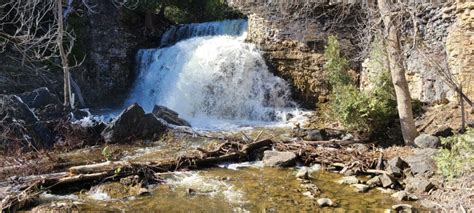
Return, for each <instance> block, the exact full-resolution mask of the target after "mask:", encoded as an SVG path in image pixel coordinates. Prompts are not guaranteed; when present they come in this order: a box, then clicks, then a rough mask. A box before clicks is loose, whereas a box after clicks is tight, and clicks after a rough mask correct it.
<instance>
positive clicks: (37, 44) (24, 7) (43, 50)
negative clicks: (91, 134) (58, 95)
mask: <svg viewBox="0 0 474 213" xmlns="http://www.w3.org/2000/svg"><path fill="white" fill-rule="evenodd" d="M0 3H1V5H0V11H1V13H0V30H1V31H0V40H2V41H3V43H1V44H0V45H2V49H5V48H6V47H7V46H9V47H11V48H12V49H14V50H16V51H18V52H19V53H21V55H22V60H23V61H28V62H31V61H40V62H43V61H49V62H52V63H53V64H56V65H57V66H59V67H60V68H61V69H62V70H63V73H64V105H65V106H66V107H71V108H74V106H75V104H74V94H73V93H72V90H71V74H70V70H71V68H73V67H75V66H79V65H80V64H81V62H80V61H78V60H76V59H75V58H74V63H70V61H69V58H70V57H71V52H72V48H73V46H74V42H75V36H74V32H73V31H72V30H70V29H69V30H68V28H67V27H66V21H65V17H67V15H68V14H69V12H70V11H71V8H69V7H72V0H68V1H67V6H68V9H67V10H66V11H64V10H63V7H64V5H63V0H48V1H43V0H2V1H0ZM81 3H83V4H86V5H87V3H86V1H84V0H83V1H82V2H81ZM87 6H88V5H87ZM87 8H90V7H87ZM57 59H59V61H60V62H57ZM76 93H77V94H78V95H80V91H78V92H76ZM80 100H82V97H80ZM81 102H82V101H81ZM81 104H84V103H81Z"/></svg>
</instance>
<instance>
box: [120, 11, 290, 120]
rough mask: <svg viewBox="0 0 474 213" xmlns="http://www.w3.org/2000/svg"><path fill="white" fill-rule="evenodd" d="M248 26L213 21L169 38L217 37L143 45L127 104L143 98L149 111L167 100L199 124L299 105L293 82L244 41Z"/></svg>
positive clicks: (274, 116)
mask: <svg viewBox="0 0 474 213" xmlns="http://www.w3.org/2000/svg"><path fill="white" fill-rule="evenodd" d="M246 25H247V24H246V22H245V21H243V20H235V21H224V22H211V23H203V24H192V25H186V26H183V27H184V29H186V30H180V29H172V31H173V32H167V33H165V37H164V38H163V40H162V41H163V42H164V43H169V42H170V41H171V40H173V39H170V38H169V37H166V36H169V35H174V36H175V39H174V40H176V38H186V37H192V36H203V35H206V33H204V32H210V33H209V34H211V35H213V36H204V37H193V38H190V39H187V40H183V41H180V42H178V43H176V44H175V45H173V46H169V47H166V48H160V49H143V50H140V51H139V53H138V56H137V60H138V64H139V71H140V74H139V76H138V78H137V80H136V82H135V85H134V88H133V90H132V92H131V94H130V96H129V99H128V100H127V104H130V103H135V102H136V103H139V104H140V105H141V106H143V108H144V109H145V110H146V111H151V110H152V109H153V107H154V105H155V104H160V105H164V106H167V107H169V108H170V109H173V110H175V111H177V112H178V113H179V114H180V117H183V118H184V119H186V120H188V121H190V122H191V124H192V125H193V126H197V127H216V126H219V125H225V124H234V125H245V124H246V125H249V124H252V123H259V122H271V121H278V119H279V116H278V115H279V113H278V112H280V111H282V110H283V109H284V108H287V107H294V103H293V102H292V101H291V100H290V92H289V91H290V90H289V86H288V84H287V83H286V82H285V81H284V80H282V79H281V78H278V77H276V76H274V75H273V74H272V73H270V72H269V71H268V69H267V66H266V65H265V61H264V60H263V58H262V56H261V54H260V52H259V51H258V49H257V48H256V47H255V45H253V44H249V43H245V42H244V39H245V32H246ZM181 33H183V34H185V35H182V34H181ZM216 34H224V35H216Z"/></svg>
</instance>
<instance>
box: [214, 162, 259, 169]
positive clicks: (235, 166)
mask: <svg viewBox="0 0 474 213" xmlns="http://www.w3.org/2000/svg"><path fill="white" fill-rule="evenodd" d="M219 167H221V168H225V169H230V170H239V169H243V168H263V161H253V162H243V163H229V164H220V165H219Z"/></svg>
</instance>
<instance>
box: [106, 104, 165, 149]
mask: <svg viewBox="0 0 474 213" xmlns="http://www.w3.org/2000/svg"><path fill="white" fill-rule="evenodd" d="M165 130H166V125H165V124H164V123H163V122H162V121H161V120H160V119H158V118H157V117H156V116H154V115H153V114H145V111H144V110H143V108H142V107H141V106H139V105H138V104H132V105H131V106H129V107H128V108H127V109H125V110H124V111H123V112H122V113H121V114H120V115H119V116H117V118H116V119H114V120H113V121H112V122H111V123H110V124H109V125H108V126H107V127H106V128H105V129H104V130H103V131H102V133H101V135H102V137H103V138H104V140H105V142H107V143H122V142H129V141H132V140H134V139H153V138H154V137H155V136H158V135H161V134H162V133H163V132H164V131H165Z"/></svg>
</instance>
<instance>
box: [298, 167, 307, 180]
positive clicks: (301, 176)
mask: <svg viewBox="0 0 474 213" xmlns="http://www.w3.org/2000/svg"><path fill="white" fill-rule="evenodd" d="M296 178H298V179H303V180H308V179H309V169H308V168H307V167H303V168H301V169H300V170H298V172H297V173H296Z"/></svg>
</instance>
